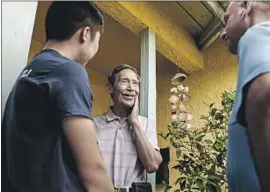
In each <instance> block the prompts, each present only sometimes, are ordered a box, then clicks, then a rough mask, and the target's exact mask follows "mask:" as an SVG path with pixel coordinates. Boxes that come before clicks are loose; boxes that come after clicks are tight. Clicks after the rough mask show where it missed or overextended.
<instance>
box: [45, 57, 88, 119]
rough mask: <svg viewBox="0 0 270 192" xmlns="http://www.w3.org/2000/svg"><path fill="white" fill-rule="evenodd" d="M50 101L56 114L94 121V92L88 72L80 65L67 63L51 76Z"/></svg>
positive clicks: (57, 68)
mask: <svg viewBox="0 0 270 192" xmlns="http://www.w3.org/2000/svg"><path fill="white" fill-rule="evenodd" d="M49 86H50V99H51V101H52V104H53V107H54V109H55V111H56V114H57V115H58V116H59V117H60V118H61V119H64V118H65V117H68V116H83V117H87V118H90V119H92V91H91V89H90V85H89V79H88V75H87V72H86V70H85V69H84V68H83V67H82V66H81V65H79V64H77V63H73V62H67V63H63V64H60V65H59V66H57V67H56V68H55V69H54V70H53V72H52V73H51V74H50V78H49Z"/></svg>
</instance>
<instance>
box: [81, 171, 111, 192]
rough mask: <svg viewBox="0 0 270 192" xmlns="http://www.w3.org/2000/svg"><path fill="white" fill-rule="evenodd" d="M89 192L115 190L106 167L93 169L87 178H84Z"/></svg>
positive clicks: (109, 191)
mask: <svg viewBox="0 0 270 192" xmlns="http://www.w3.org/2000/svg"><path fill="white" fill-rule="evenodd" d="M82 180H83V183H84V186H85V188H86V191H87V192H107V191H108V192H113V191H114V190H113V184H112V181H111V179H110V177H109V176H108V173H107V171H106V169H105V168H104V167H99V168H97V169H96V170H94V169H93V170H92V171H91V174H90V175H88V176H87V178H82Z"/></svg>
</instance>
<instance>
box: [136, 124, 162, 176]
mask: <svg viewBox="0 0 270 192" xmlns="http://www.w3.org/2000/svg"><path fill="white" fill-rule="evenodd" d="M132 128H133V131H134V135H135V138H136V146H137V150H138V153H139V157H140V160H141V162H142V164H143V166H144V168H145V169H146V170H147V172H149V173H152V172H155V171H157V169H158V167H159V165H160V163H161V162H162V157H161V155H160V153H159V151H157V150H156V149H154V147H153V146H152V145H151V144H150V142H149V141H148V139H147V138H146V136H145V135H144V133H143V131H142V129H141V127H140V124H139V123H133V125H132Z"/></svg>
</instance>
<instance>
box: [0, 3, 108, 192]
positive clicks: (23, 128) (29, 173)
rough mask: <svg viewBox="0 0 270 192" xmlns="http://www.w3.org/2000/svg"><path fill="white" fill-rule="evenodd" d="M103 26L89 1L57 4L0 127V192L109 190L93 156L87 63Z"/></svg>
mask: <svg viewBox="0 0 270 192" xmlns="http://www.w3.org/2000/svg"><path fill="white" fill-rule="evenodd" d="M103 26H104V20H103V16H102V14H101V12H100V11H99V10H98V9H97V8H96V6H95V5H94V4H93V3H91V2H89V1H84V2H83V1H70V2H67V1H66V2H63V1H55V2H52V3H51V5H50V7H49V8H48V11H47V14H46V21H45V28H46V40H47V43H46V45H45V47H44V49H43V50H42V51H41V52H40V53H39V54H37V55H36V56H35V57H34V58H33V60H32V61H31V62H30V63H29V64H28V65H27V66H26V67H25V68H24V69H23V71H22V73H21V75H20V76H19V77H18V79H17V81H16V83H15V85H14V87H13V89H12V91H11V93H10V95H9V97H8V101H7V104H6V108H5V112H4V117H3V122H2V160H3V161H2V165H3V166H2V168H3V169H4V170H3V172H2V178H3V179H2V189H3V190H4V191H8V192H13V191H14V192H83V191H88V192H90V191H91V192H96V191H97V192H109V191H113V185H112V183H111V181H110V178H109V175H108V173H107V170H106V166H105V164H104V162H103V160H102V158H101V155H100V153H99V150H98V146H97V140H96V135H95V128H94V124H93V121H92V114H91V109H92V91H91V88H90V86H89V80H88V75H87V72H86V70H85V68H84V67H85V66H86V64H87V63H88V62H89V60H90V59H91V58H93V57H94V55H95V54H96V53H97V51H98V48H99V39H100V35H101V33H102V32H103Z"/></svg>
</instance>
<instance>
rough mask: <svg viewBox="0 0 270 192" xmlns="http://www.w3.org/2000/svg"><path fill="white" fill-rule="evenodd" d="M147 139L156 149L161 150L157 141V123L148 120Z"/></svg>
mask: <svg viewBox="0 0 270 192" xmlns="http://www.w3.org/2000/svg"><path fill="white" fill-rule="evenodd" d="M145 135H146V138H147V139H148V141H149V142H150V143H151V145H152V146H153V147H154V148H155V149H156V150H158V151H159V150H160V148H159V146H158V141H157V130H156V123H155V121H153V120H151V119H148V120H147V126H146V131H145Z"/></svg>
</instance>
